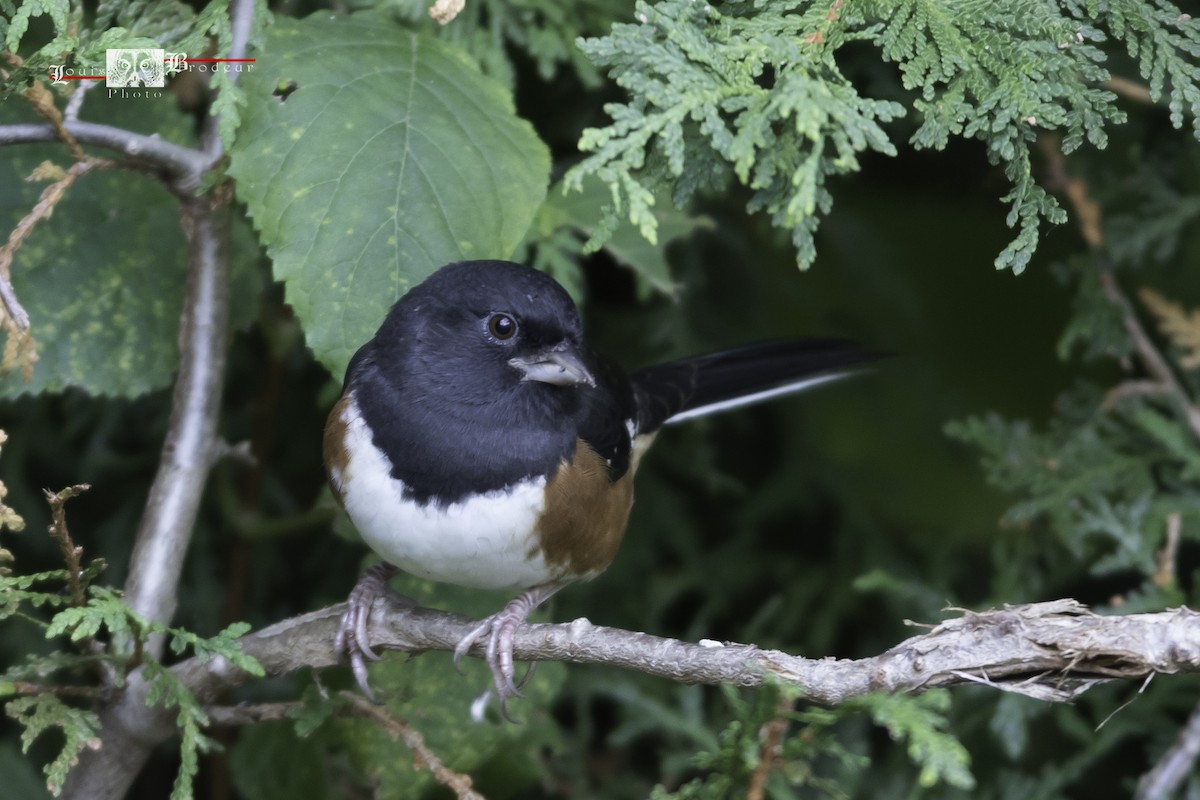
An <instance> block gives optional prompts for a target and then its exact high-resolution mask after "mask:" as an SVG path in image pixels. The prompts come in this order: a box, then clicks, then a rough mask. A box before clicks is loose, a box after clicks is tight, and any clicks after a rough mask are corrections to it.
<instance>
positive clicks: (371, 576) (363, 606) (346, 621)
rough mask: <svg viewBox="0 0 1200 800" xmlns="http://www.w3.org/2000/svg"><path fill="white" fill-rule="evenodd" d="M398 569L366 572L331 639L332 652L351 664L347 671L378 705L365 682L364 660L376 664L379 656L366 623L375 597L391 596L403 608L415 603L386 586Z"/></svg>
mask: <svg viewBox="0 0 1200 800" xmlns="http://www.w3.org/2000/svg"><path fill="white" fill-rule="evenodd" d="M398 571H399V570H397V569H396V568H395V567H393V566H392V565H390V564H376V565H375V566H373V567H371V568H369V569H367V570H365V571H364V572H363V574H362V575H361V576H360V577H359V579H358V583H356V584H355V585H354V589H353V590H351V592H350V597H349V598H348V599H347V601H346V613H345V614H343V615H342V619H341V622H340V623H338V629H337V633H336V634H335V635H334V637H333V648H334V652H336V653H338V654H339V655H344V656H345V659H346V661H347V662H349V664H350V672H351V673H352V674H353V675H354V680H355V681H356V682H357V683H358V686H359V688H360V689H362V692H363V694H364V695H366V697H367V699H368V700H370V701H371V702H372V703H378V702H379V701H378V700H376V699H375V695H374V693H372V692H371V686H370V684H369V683H368V682H367V661H379V660H380V658H381V657H380V655H379V654H378V653H376V652H375V651H374V650H372V649H371V645H370V644H369V643H368V642H369V637H368V634H367V621H368V620H369V619H370V616H371V607H372V606H373V605H374V604H375V600H376V598H378V597H380V596H381V595H390V596H391V597H392V598H393V599H394V600H396V601H398V602H400V603H402V604H404V605H415V603H414V601H412V600H411V599H409V598H407V597H403V596H401V595H398V594H396V593H395V592H393V591H392V590H391V588H390V587H389V586H388V580H389V579H390V578H391V577H392V576H393V575H395V574H396V573H397V572H398Z"/></svg>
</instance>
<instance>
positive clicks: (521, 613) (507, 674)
mask: <svg viewBox="0 0 1200 800" xmlns="http://www.w3.org/2000/svg"><path fill="white" fill-rule="evenodd" d="M567 583H569V581H554V582H551V583H544V584H542V585H541V586H534V587H533V588H532V589H527V590H525V591H524V592H521V594H520V595H518V596H517V597H515V598H513V599H512V600H511V601H509V603H508V605H506V606H505V607H504V608H503V609H501V610H500V611H499V612H497V613H495V614H493V615H492V616H490V617H488V618H487V619H485V620H483V621H482V622H480V623H479V625H478V626H477V627H476V628H475V629H474V630H472V631H471V632H470V633H468V634H467V635H466V636H464V637H463V638H462V639H461V640H460V641H459V643H458V646H457V647H455V648H454V665H455V667H457V666H458V663H459V661H461V660H462V657H463V656H465V655H466V654H467V651H468V650H470V649H471V647H472V646H473V645H474V644H475V643H476V642H478V641H480V640H481V639H483V638H484V637H487V646H486V649H485V660H486V661H487V665H488V667H489V668H491V670H492V684H493V686H495V688H496V697H497V698H499V700H500V714H501V716H503V717H504V718H505V719H506V720H509V721H510V722H511V721H512V718H511V717H510V716H509V715H508V699H509V698H510V697H518V696H520V694H521V693H520V692H519V691H518V690H517V687H516V685H515V684H514V683H513V675H514V674H515V673H516V669H515V667H514V666H513V652H512V651H513V634H514V633H516V631H517V628H518V627H519V626H520V625H521V623H523V622H525V620H526V619H527V618H528V617H529V614H530V612H532V611H533V610H534V609H535V608H537V607H538V606H540V605H541V604H542V603H544V602H546V601H547V600H549V599H550V597H551V596H553V595H554V593H555V592H557V591H558V590H559V589H561V588H563V587H564V586H566V585H567ZM526 679H528V676H526ZM521 683H522V684H524V683H525V681H522V682H521Z"/></svg>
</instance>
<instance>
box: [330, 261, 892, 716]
mask: <svg viewBox="0 0 1200 800" xmlns="http://www.w3.org/2000/svg"><path fill="white" fill-rule="evenodd" d="M880 355H881V354H880V353H879V352H877V351H873V350H869V349H866V348H863V347H860V346H858V345H856V344H854V343H851V342H847V341H844V340H837V339H787V340H777V341H767V342H761V343H758V344H752V345H748V346H745V347H739V348H736V349H732V350H724V351H720V352H716V353H711V354H708V355H702V356H696V357H693V358H685V359H681V360H679V361H671V362H669V363H666V364H660V365H657V366H653V367H648V368H646V369H642V370H638V371H636V372H633V373H632V374H629V375H627V374H626V373H625V372H624V371H622V370H621V368H620V367H618V366H616V365H615V364H613V363H612V362H610V361H609V360H607V359H605V358H603V357H602V356H600V355H598V354H596V353H594V352H593V351H592V350H591V349H589V348H588V346H587V343H586V342H585V340H584V336H583V330H582V327H581V325H580V320H579V312H578V310H577V309H576V307H575V304H574V303H573V302H572V301H571V298H570V297H569V296H568V295H567V293H566V291H565V290H563V288H562V287H561V286H559V284H558V283H556V282H555V281H554V280H553V279H552V278H550V277H549V276H547V275H545V274H543V273H541V272H538V271H537V270H535V269H532V268H530V267H526V266H522V265H520V264H514V263H511V262H505V261H466V262H462V263H457V264H450V265H448V266H445V267H442V268H441V269H439V270H438V271H437V272H435V273H434V274H433V275H431V276H430V277H429V278H428V279H427V280H425V281H424V282H423V283H421V284H420V285H418V286H416V287H415V288H413V289H412V290H411V291H409V292H408V293H407V294H406V295H404V297H402V298H400V300H398V301H397V302H396V304H395V305H394V306H392V309H391V311H389V312H388V315H387V318H386V319H385V320H384V321H383V324H382V325H381V326H380V328H379V330H378V332H377V333H376V334H375V337H374V338H373V339H371V340H370V341H369V342H367V343H366V344H365V345H363V346H362V348H361V349H360V350H359V351H358V352H357V353H356V354H355V356H354V358H353V359H352V360H351V362H350V366H349V368H348V370H347V371H346V378H345V384H344V388H343V392H342V396H341V399H340V400H339V401H338V402H337V404H336V405H335V406H334V408H333V410H332V412H331V413H330V415H329V421H328V423H327V425H326V428H325V438H324V450H325V464H326V467H327V469H328V472H329V481H330V484H331V485H332V487H333V491H334V494H335V495H336V496H337V498H338V501H339V502H340V503H341V504H342V506H343V507H344V508H345V509H346V511H347V513H348V514H349V516H350V519H351V521H352V522H353V523H354V525H355V527H357V528H358V530H359V532H360V533H361V534H362V537H363V539H364V540H365V541H366V543H367V544H368V545H369V546H370V547H371V548H372V549H373V550H374V551H375V552H376V553H378V554H379V556H380V558H382V559H383V561H384V562H385V563H384V564H382V565H380V566H378V567H373V568H371V569H369V570H367V571H366V572H365V573H363V576H362V577H361V578H360V579H359V582H358V584H357V585H356V586H355V589H354V591H353V592H352V594H351V596H350V603H349V610H348V611H347V612H346V615H345V616H344V618H343V619H342V622H341V625H340V627H339V630H338V634H337V641H336V646H337V648H338V650H339V652H342V651H344V652H346V653H347V654H348V655H349V659H350V664H351V667H352V669H353V671H354V674H355V677H356V678H357V679H358V682H359V685H360V686H362V688H363V690H364V692H366V693H367V695H368V696H370V689H369V687H368V685H367V681H366V664H365V661H364V658H367V659H371V660H375V659H377V658H378V656H376V655H375V653H373V652H372V651H371V649H370V647H369V645H368V642H367V637H366V622H367V615H368V613H369V610H370V608H371V604H372V602H373V600H374V599H375V598H376V597H377V596H378V595H379V594H380V593H381V592H384V591H386V582H387V579H388V578H389V577H391V575H392V574H394V573H395V572H396V571H397V568H398V569H400V570H404V571H405V572H408V573H411V574H413V575H416V576H419V577H422V578H429V579H431V580H435V581H443V582H446V583H454V584H460V585H463V586H472V587H478V588H484V589H501V588H509V589H513V590H515V591H518V592H520V594H519V595H518V596H517V597H516V598H515V599H514V600H512V602H510V603H509V604H508V605H507V606H505V607H504V608H503V609H502V610H501V611H499V612H498V613H496V614H494V615H492V616H491V617H488V618H487V619H485V620H483V621H482V622H481V623H480V624H479V626H478V627H477V628H475V629H474V630H473V631H471V633H470V634H469V635H468V636H467V637H465V638H464V639H463V640H462V641H461V642H460V643H459V645H458V647H457V649H456V650H455V663H457V662H458V660H459V659H461V657H462V656H463V655H464V654H465V653H466V652H467V651H468V650H469V649H470V648H471V646H472V645H473V644H474V643H475V642H476V641H484V642H486V644H487V647H486V652H487V662H488V665H489V666H490V668H491V671H492V678H493V684H494V686H495V691H496V693H497V696H498V698H499V700H500V709H501V713H503V714H504V715H505V716H507V709H506V705H505V704H506V701H507V700H508V698H510V697H513V696H515V695H516V694H517V688H516V686H515V685H514V682H513V675H514V667H513V655H512V646H513V634H514V632H515V631H516V629H517V627H518V626H519V625H520V624H521V623H522V622H524V621H525V619H526V617H527V616H528V615H529V613H530V612H531V611H532V610H533V609H534V608H536V607H537V606H538V605H540V604H541V603H543V602H545V601H546V599H547V598H549V597H550V596H551V595H553V594H554V593H555V592H557V591H558V590H559V589H561V588H563V587H564V586H566V585H568V584H570V583H574V582H575V581H581V580H590V579H591V578H595V577H596V576H597V575H599V574H600V573H601V572H603V571H604V570H605V568H606V567H608V565H609V564H610V563H611V562H612V560H613V557H614V556H615V555H616V552H617V548H618V547H619V546H620V544H621V539H622V537H623V536H624V535H625V527H626V524H627V522H628V520H629V510H630V506H631V505H632V503H633V475H634V472H635V471H636V470H637V466H638V461H639V459H640V458H641V456H642V453H644V452H645V450H646V448H647V447H648V446H649V445H650V443H651V441H652V440H653V438H654V436H655V434H656V432H657V431H658V430H659V429H660V428H661V427H662V426H663V425H665V424H669V423H673V422H678V421H681V420H685V419H691V418H692V417H698V416H702V415H705V414H711V413H714V412H717V411H723V410H725V409H730V408H736V407H738V406H743V405H747V404H749V403H754V402H758V401H760V400H765V399H767V398H770V397H775V396H777V395H782V394H787V393H790V392H796V391H800V390H802V389H805V388H808V387H810V386H814V385H816V384H819V383H823V382H825V381H829V380H831V379H834V378H837V377H841V376H843V375H846V374H847V371H846V370H847V368H848V367H851V366H853V365H856V364H860V363H864V362H866V361H870V360H873V359H876V358H878V357H880Z"/></svg>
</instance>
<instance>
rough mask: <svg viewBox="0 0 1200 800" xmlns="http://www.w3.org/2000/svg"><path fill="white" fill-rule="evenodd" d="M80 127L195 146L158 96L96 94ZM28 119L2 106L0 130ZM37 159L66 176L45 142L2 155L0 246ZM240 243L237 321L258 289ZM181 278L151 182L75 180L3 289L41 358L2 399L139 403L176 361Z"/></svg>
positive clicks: (34, 187) (180, 261)
mask: <svg viewBox="0 0 1200 800" xmlns="http://www.w3.org/2000/svg"><path fill="white" fill-rule="evenodd" d="M83 117H84V118H86V119H87V120H88V121H90V122H103V123H107V124H110V125H113V126H116V127H120V128H124V129H127V130H131V131H134V132H137V133H143V134H157V135H160V136H162V137H163V138H164V139H169V140H172V141H175V142H179V143H181V144H190V143H191V141H192V140H193V139H194V136H193V134H192V127H193V123H192V120H190V119H189V118H188V117H187V116H186V115H185V114H183V113H182V112H180V111H179V110H178V108H177V107H176V104H175V102H174V99H173V97H172V96H171V94H170V92H166V91H164V92H162V96H161V97H149V98H142V99H136V100H135V99H132V98H120V97H106V96H104V95H103V94H102V93H101V92H100V91H97V92H95V93H93V94H92V95H90V96H89V97H88V103H87V104H85V106H84V113H83ZM36 120H37V118H36V117H35V116H34V115H33V113H32V112H31V111H30V110H29V109H28V107H27V106H26V104H24V103H23V102H21V101H19V100H10V101H9V102H8V103H5V104H3V106H2V107H0V123H11V122H31V121H36ZM95 152H97V153H98V154H103V152H104V151H102V150H96V151H95ZM45 161H50V162H52V163H53V164H56V165H57V166H58V167H60V168H63V169H65V168H67V167H69V166H70V165H71V161H72V159H71V157H70V154H69V153H68V152H67V150H66V148H65V147H64V146H63V145H61V144H47V145H21V146H19V147H12V148H8V152H6V154H5V158H4V159H3V160H0V237H7V235H8V232H9V231H10V230H12V228H13V227H14V226H15V225H16V224H17V222H18V221H19V220H20V219H21V218H22V217H24V216H25V215H26V214H28V213H29V211H30V209H32V208H33V207H34V205H35V204H36V203H37V201H38V196H39V195H40V194H41V192H42V190H43V189H44V188H45V187H46V186H47V185H48V184H47V183H46V182H30V181H28V180H27V178H28V177H29V176H30V174H31V172H32V171H33V169H34V167H36V166H37V165H38V164H40V163H42V162H45ZM241 227H242V230H243V233H245V232H246V226H244V225H242V226H241ZM240 238H242V239H246V240H247V242H248V237H246V236H244V235H243V236H242V237H240ZM248 244H249V246H242V247H238V248H236V249H235V250H234V253H235V255H238V256H241V259H240V262H241V263H240V267H239V268H238V269H237V270H235V288H234V291H233V295H234V298H235V301H238V300H239V299H240V300H241V301H245V302H235V305H236V306H237V307H238V308H239V311H238V313H237V314H235V318H240V319H241V321H246V319H247V317H248V314H247V313H246V312H247V311H249V312H251V313H252V312H253V309H254V298H255V296H256V294H257V288H258V285H259V284H260V282H261V281H260V280H259V278H258V277H257V274H256V272H255V271H254V270H253V269H249V268H248V267H249V264H250V263H252V262H253V260H254V258H255V257H256V255H257V254H256V251H255V248H254V246H253V243H251V242H248ZM186 268H187V253H186V245H185V242H184V238H183V232H182V230H181V229H180V224H179V204H178V202H177V201H176V200H175V199H174V198H173V197H172V196H171V195H170V194H169V193H168V192H167V190H166V189H165V188H163V186H162V184H160V183H159V182H158V181H157V180H155V179H153V178H151V177H148V176H146V175H141V174H135V173H132V172H127V171H121V170H97V171H93V172H91V173H89V174H87V175H84V176H83V177H81V178H79V179H78V180H76V181H75V183H74V184H73V185H72V186H71V187H70V188H69V189H68V190H67V193H66V195H65V197H64V198H63V199H62V201H61V202H60V203H59V204H58V205H57V206H56V207H55V209H54V214H53V216H52V217H50V219H48V220H43V221H42V222H40V223H39V224H38V225H37V227H36V228H35V229H34V230H33V233H32V234H31V235H30V237H29V239H28V240H27V241H26V242H25V243H24V244H23V245H22V246H21V248H20V249H19V250H18V251H17V253H16V257H15V259H14V260H13V267H12V283H13V288H14V290H15V292H16V294H17V297H18V298H19V299H20V301H21V303H22V304H23V305H24V307H25V310H26V311H27V312H29V318H30V324H31V327H32V332H33V336H34V338H35V339H36V341H37V343H38V356H39V359H38V361H37V363H36V364H35V365H34V371H33V380H32V382H30V383H26V382H25V381H24V380H23V379H22V376H21V375H20V372H19V371H17V370H14V371H13V372H11V373H10V374H8V375H5V376H3V377H0V396H8V397H11V396H14V395H18V394H21V393H23V392H40V391H58V390H62V389H65V388H67V387H71V386H75V387H79V388H82V389H85V390H86V391H88V392H91V393H92V394H111V395H137V394H140V393H142V392H146V391H149V390H151V389H157V388H160V387H162V386H166V385H167V384H168V383H169V382H170V380H171V376H172V374H173V373H174V371H175V369H176V367H177V365H178V361H179V350H178V345H177V341H178V338H179V337H178V331H179V314H180V309H181V308H182V306H183V287H184V275H185V272H186Z"/></svg>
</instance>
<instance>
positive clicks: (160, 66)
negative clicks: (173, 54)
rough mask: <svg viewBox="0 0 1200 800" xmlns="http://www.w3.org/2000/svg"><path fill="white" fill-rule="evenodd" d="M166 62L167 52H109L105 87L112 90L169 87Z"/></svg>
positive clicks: (147, 50) (149, 50)
mask: <svg viewBox="0 0 1200 800" xmlns="http://www.w3.org/2000/svg"><path fill="white" fill-rule="evenodd" d="M165 61H166V51H165V50H151V49H144V50H109V51H108V63H107V65H106V66H107V69H106V70H105V72H104V85H105V86H107V87H109V88H111V89H123V88H126V87H133V88H137V87H147V88H154V87H159V88H161V87H163V86H166V85H167V75H166V69H165V68H164V67H165V65H164V63H163V62H165Z"/></svg>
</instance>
